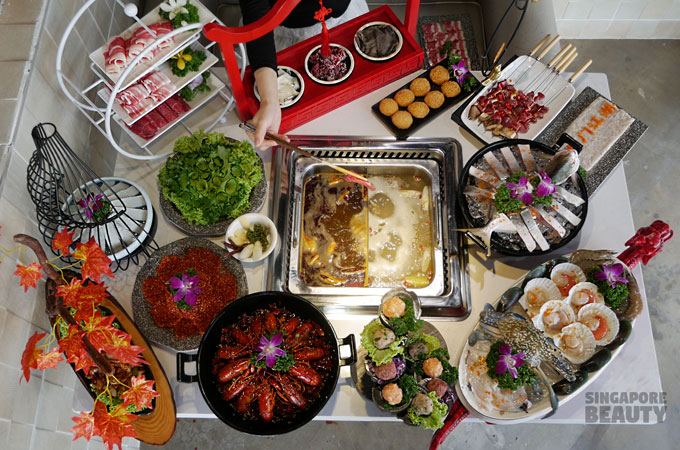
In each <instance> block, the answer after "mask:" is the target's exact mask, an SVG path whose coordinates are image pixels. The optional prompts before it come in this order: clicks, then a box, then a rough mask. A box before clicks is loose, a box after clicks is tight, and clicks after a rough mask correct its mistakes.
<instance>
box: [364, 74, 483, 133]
mask: <svg viewBox="0 0 680 450" xmlns="http://www.w3.org/2000/svg"><path fill="white" fill-rule="evenodd" d="M445 62H446V61H443V62H441V63H439V64H437V65H435V66H433V67H432V68H430V69H429V70H427V71H425V72H423V73H422V74H421V75H420V76H418V77H416V78H414V79H412V80H411V81H410V82H409V83H407V84H405V85H403V86H402V87H401V88H399V89H398V90H396V91H394V92H392V93H391V94H389V95H388V96H387V97H385V98H384V99H382V100H380V101H379V102H378V103H376V104H374V105H373V106H371V109H372V110H373V113H374V114H375V115H376V116H377V117H378V119H380V121H381V122H382V123H383V124H384V125H385V126H386V127H387V129H388V130H390V132H392V134H394V135H395V136H396V137H397V139H406V138H407V137H408V136H410V135H411V134H413V133H414V132H415V131H416V130H417V129H418V128H420V127H422V126H423V125H425V124H426V123H428V122H429V121H431V120H432V119H433V118H435V117H437V116H438V115H440V114H441V113H442V112H443V111H444V110H446V109H447V108H448V107H449V106H451V105H454V104H456V103H458V102H460V101H461V100H463V99H465V98H466V97H467V96H468V95H469V94H470V93H469V92H465V91H464V90H462V89H461V86H460V85H459V84H458V82H457V81H456V78H455V77H454V76H451V74H450V73H449V70H448V68H447V65H446V63H445ZM469 76H472V75H469ZM475 79H476V78H475Z"/></svg>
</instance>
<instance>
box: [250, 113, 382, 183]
mask: <svg viewBox="0 0 680 450" xmlns="http://www.w3.org/2000/svg"><path fill="white" fill-rule="evenodd" d="M239 128H241V129H242V130H245V131H247V132H249V133H253V134H255V126H254V125H253V124H251V123H250V122H243V123H241V124H239ZM264 137H265V138H267V139H271V140H272V141H274V142H276V143H277V144H279V145H280V146H281V147H284V148H287V149H289V150H293V151H295V152H298V153H300V154H301V155H304V156H306V157H308V158H311V159H313V160H314V161H316V162H320V163H321V164H324V165H326V166H328V167H331V168H332V169H333V170H337V171H338V172H341V173H344V174H345V175H346V177H345V181H349V182H352V183H358V184H361V185H362V186H366V187H367V188H368V189H370V190H372V191H374V190H375V187H374V186H373V185H372V184H371V182H370V181H368V179H367V178H366V177H364V176H363V175H359V174H358V173H356V172H354V171H352V170H348V169H344V168H342V167H340V166H336V165H335V164H331V163H329V162H328V161H325V160H323V159H321V158H319V157H318V156H314V155H313V154H311V153H310V152H308V151H307V150H303V149H301V148H300V147H298V146H297V145H293V144H291V143H290V142H288V141H286V140H285V139H281V138H280V137H278V136H277V135H275V134H272V133H270V132H269V131H267V132H266V133H265V135H264Z"/></svg>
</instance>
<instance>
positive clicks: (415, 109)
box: [408, 102, 430, 119]
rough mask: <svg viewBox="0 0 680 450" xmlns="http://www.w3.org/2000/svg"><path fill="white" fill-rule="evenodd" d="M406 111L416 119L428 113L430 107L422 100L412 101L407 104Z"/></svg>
mask: <svg viewBox="0 0 680 450" xmlns="http://www.w3.org/2000/svg"><path fill="white" fill-rule="evenodd" d="M408 112H410V113H411V115H412V116H413V117H415V118H416V119H422V118H423V117H425V116H427V115H428V114H429V113H430V108H428V107H427V105H426V104H425V103H423V102H413V103H411V104H410V105H408Z"/></svg>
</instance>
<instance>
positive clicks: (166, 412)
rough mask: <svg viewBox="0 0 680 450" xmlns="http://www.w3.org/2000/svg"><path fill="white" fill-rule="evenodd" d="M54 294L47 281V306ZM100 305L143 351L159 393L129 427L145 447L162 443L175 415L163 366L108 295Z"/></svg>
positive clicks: (167, 437) (173, 422)
mask: <svg viewBox="0 0 680 450" xmlns="http://www.w3.org/2000/svg"><path fill="white" fill-rule="evenodd" d="M65 275H66V277H67V279H70V277H71V276H74V275H76V274H75V272H71V271H65ZM90 282H92V281H90ZM55 292H56V285H55V283H54V281H52V280H47V285H46V289H45V297H46V298H45V301H46V303H47V304H48V305H49V304H50V303H51V302H54V301H55V298H54V294H55ZM100 304H101V306H102V307H104V308H108V309H109V310H110V311H111V312H112V313H113V314H114V315H115V316H116V319H117V320H118V321H119V322H120V324H121V325H122V326H123V328H124V329H125V331H126V332H127V333H129V334H130V335H131V336H132V344H133V345H138V346H140V347H143V348H144V351H143V352H142V355H143V356H144V359H145V360H146V361H147V362H148V363H149V366H148V369H149V370H151V373H152V374H153V377H154V380H155V381H156V384H155V385H154V387H155V389H156V392H158V393H159V394H160V396H159V397H157V398H156V399H155V406H154V408H153V410H152V411H151V413H149V414H142V415H139V416H138V418H137V419H136V420H135V421H134V422H132V426H133V427H134V429H135V431H136V432H137V439H139V440H140V441H142V442H145V443H147V444H155V445H162V444H165V443H166V442H168V441H169V440H170V438H171V437H172V435H173V433H174V432H175V418H176V413H177V410H176V407H175V398H174V396H173V393H172V389H171V388H170V383H169V382H168V377H167V375H166V374H165V371H164V370H163V367H161V365H160V363H159V362H158V358H156V354H155V353H154V352H153V350H152V349H151V344H149V342H148V341H147V340H146V339H145V338H144V336H143V335H142V333H141V332H140V331H139V330H138V329H137V326H136V325H135V323H134V322H133V321H132V319H131V318H130V316H129V315H128V314H127V313H126V312H125V310H124V309H123V307H122V306H121V305H120V303H118V301H117V300H116V299H115V298H114V297H112V296H109V297H107V298H106V299H104V300H102V302H101V303H100ZM52 322H53V320H52V319H50V323H52ZM52 325H54V323H52ZM72 367H73V366H72ZM78 379H80V380H81V382H83V380H82V379H81V378H80V377H78ZM83 385H84V387H85V389H86V390H88V392H89V391H90V387H89V386H87V385H85V383H84V382H83Z"/></svg>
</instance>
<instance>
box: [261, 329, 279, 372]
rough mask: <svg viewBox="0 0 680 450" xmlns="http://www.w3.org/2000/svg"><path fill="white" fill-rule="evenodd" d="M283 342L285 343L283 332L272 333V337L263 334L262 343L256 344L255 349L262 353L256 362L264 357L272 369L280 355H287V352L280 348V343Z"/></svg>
mask: <svg viewBox="0 0 680 450" xmlns="http://www.w3.org/2000/svg"><path fill="white" fill-rule="evenodd" d="M281 344H283V334H282V333H276V334H274V335H272V337H271V339H267V338H266V337H265V336H262V337H261V338H260V344H259V345H257V346H255V351H256V352H260V354H259V355H257V360H256V362H257V361H260V360H261V359H262V358H266V359H265V364H266V365H267V367H269V368H270V369H271V368H273V367H274V364H276V358H278V357H279V356H286V352H285V351H284V350H283V349H281V348H279V345H281Z"/></svg>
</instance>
